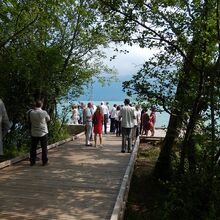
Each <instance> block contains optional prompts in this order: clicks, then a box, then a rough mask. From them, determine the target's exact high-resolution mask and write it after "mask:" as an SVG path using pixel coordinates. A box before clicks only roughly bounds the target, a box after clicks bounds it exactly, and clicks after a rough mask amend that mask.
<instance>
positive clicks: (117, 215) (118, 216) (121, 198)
mask: <svg viewBox="0 0 220 220" xmlns="http://www.w3.org/2000/svg"><path fill="white" fill-rule="evenodd" d="M139 144H140V138H139V137H138V138H137V140H136V142H135V146H134V149H133V151H132V153H131V156H130V160H129V163H128V166H127V169H126V171H125V175H124V177H123V180H122V184H121V187H120V190H119V193H118V196H117V199H116V202H115V205H114V209H113V212H112V214H111V218H110V220H122V219H123V217H124V213H125V208H126V202H127V198H128V193H129V189H130V183H131V177H132V175H133V171H134V165H135V161H136V158H137V153H138V148H139Z"/></svg>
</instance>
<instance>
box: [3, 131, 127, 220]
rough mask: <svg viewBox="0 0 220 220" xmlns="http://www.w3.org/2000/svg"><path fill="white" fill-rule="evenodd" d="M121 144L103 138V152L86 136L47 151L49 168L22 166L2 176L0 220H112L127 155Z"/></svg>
mask: <svg viewBox="0 0 220 220" xmlns="http://www.w3.org/2000/svg"><path fill="white" fill-rule="evenodd" d="M120 150H121V138H120V137H115V136H113V135H106V136H104V147H103V149H97V148H94V147H86V146H84V136H82V138H79V139H77V140H73V141H70V142H68V143H65V144H63V145H61V146H59V147H56V148H54V149H51V150H49V154H48V156H49V165H48V166H41V162H40V161H38V163H37V164H36V165H35V166H33V167H30V166H29V161H28V160H26V161H21V162H19V163H17V164H15V165H12V166H9V167H7V168H4V169H1V170H0V176H1V177H0V219H1V220H21V219H22V220H29V219H30V220H47V219H49V220H56V219H59V220H64V219H65V220H96V219H98V220H105V219H110V216H111V214H112V211H113V207H114V204H115V202H116V198H117V195H118V192H119V190H120V185H121V182H122V179H123V176H124V174H125V171H126V168H127V165H128V162H129V158H130V154H128V153H124V154H123V153H121V152H120Z"/></svg>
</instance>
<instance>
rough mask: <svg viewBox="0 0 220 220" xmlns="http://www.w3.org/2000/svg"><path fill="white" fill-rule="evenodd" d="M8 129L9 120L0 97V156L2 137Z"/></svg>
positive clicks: (1, 155) (0, 152) (0, 154)
mask: <svg viewBox="0 0 220 220" xmlns="http://www.w3.org/2000/svg"><path fill="white" fill-rule="evenodd" d="M9 129H10V122H9V119H8V114H7V111H6V108H5V105H4V103H3V101H2V100H1V99H0V157H3V155H4V153H3V142H2V139H3V137H4V136H5V135H6V134H7V133H8V131H9Z"/></svg>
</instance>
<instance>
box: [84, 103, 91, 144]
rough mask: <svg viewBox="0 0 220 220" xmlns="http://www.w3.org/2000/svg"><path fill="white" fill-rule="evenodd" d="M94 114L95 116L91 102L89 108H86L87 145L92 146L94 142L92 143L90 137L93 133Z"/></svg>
mask: <svg viewBox="0 0 220 220" xmlns="http://www.w3.org/2000/svg"><path fill="white" fill-rule="evenodd" d="M92 116H93V108H92V103H91V102H89V103H88V104H87V108H86V109H85V110H84V118H85V135H86V146H92V143H90V138H91V135H92Z"/></svg>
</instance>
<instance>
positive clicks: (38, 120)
mask: <svg viewBox="0 0 220 220" xmlns="http://www.w3.org/2000/svg"><path fill="white" fill-rule="evenodd" d="M42 107H43V102H42V101H41V100H37V101H36V103H35V108H34V109H33V110H31V111H30V112H29V118H30V123H31V149H30V165H31V166H33V165H35V163H36V157H37V145H38V143H39V141H40V144H41V149H42V165H43V166H44V165H46V164H47V163H48V157H47V142H48V128H47V122H48V121H49V120H50V116H49V115H48V113H47V112H46V111H44V110H42Z"/></svg>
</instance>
